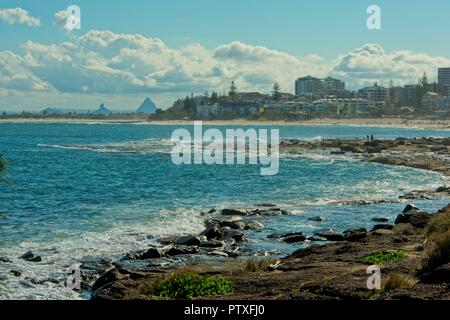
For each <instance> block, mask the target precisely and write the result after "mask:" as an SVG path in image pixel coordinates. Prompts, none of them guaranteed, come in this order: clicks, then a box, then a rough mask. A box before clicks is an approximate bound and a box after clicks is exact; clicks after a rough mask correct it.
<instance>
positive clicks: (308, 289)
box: [85, 137, 450, 299]
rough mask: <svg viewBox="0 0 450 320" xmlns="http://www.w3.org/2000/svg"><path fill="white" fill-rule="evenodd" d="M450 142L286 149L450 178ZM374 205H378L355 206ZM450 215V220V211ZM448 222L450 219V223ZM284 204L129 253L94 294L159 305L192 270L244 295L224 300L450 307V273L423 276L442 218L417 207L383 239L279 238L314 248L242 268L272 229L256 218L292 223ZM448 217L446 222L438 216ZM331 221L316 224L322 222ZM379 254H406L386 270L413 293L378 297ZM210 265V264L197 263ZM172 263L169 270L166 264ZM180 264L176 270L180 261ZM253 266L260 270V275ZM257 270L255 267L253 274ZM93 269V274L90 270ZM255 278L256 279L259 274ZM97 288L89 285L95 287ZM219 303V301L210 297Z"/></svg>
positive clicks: (378, 226) (384, 226)
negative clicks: (370, 284)
mask: <svg viewBox="0 0 450 320" xmlns="http://www.w3.org/2000/svg"><path fill="white" fill-rule="evenodd" d="M449 146H450V139H447V138H421V139H403V138H398V139H392V140H376V139H372V138H370V137H369V139H367V140H366V139H360V140H337V139H329V140H321V141H314V142H311V141H302V140H296V139H289V140H284V141H282V143H281V146H280V151H281V152H282V153H287V154H302V153H304V152H311V151H321V152H328V153H329V154H330V155H343V156H349V157H352V158H355V159H359V160H362V161H367V162H376V163H382V164H389V165H401V166H408V167H413V168H420V169H425V170H432V171H436V172H439V173H441V174H443V175H446V176H449V175H450V162H449V161H448V160H449V158H448V153H449ZM449 194H450V188H448V187H446V186H442V187H440V188H438V189H436V190H427V191H423V190H418V191H413V192H410V193H408V194H404V195H401V196H400V199H401V200H404V199H435V198H443V197H448V196H449ZM351 204H352V205H369V204H374V203H365V202H364V201H363V202H361V203H351ZM441 211H442V212H447V213H449V212H450V208H444V209H443V210H441ZM442 212H441V213H442ZM286 214H289V212H285V211H283V210H281V209H280V208H278V207H277V206H276V205H274V204H258V205H257V208H256V209H251V210H237V209H223V210H221V211H220V212H216V210H215V209H212V210H210V211H209V212H207V213H203V215H204V216H205V230H204V231H203V232H202V233H200V234H199V235H191V236H180V237H170V238H164V239H157V240H158V242H159V243H160V244H161V246H158V247H152V248H149V249H147V250H145V251H139V252H134V253H128V254H127V255H126V256H124V257H123V258H122V259H121V261H120V262H118V263H112V264H111V265H109V266H108V267H109V270H108V271H106V272H105V273H104V274H103V275H102V276H101V277H100V278H98V279H97V280H96V281H95V283H94V284H93V285H92V287H91V290H92V297H93V298H94V299H153V298H155V297H153V296H151V295H149V294H148V287H149V285H151V283H153V282H155V281H157V280H158V279H161V277H163V276H164V275H167V274H170V273H172V272H173V271H175V270H179V269H182V270H189V271H195V272H198V273H200V274H207V275H217V274H219V275H223V276H226V277H228V278H229V279H230V280H231V282H232V283H233V286H234V288H235V289H234V292H233V293H232V294H229V295H226V296H219V297H215V298H218V299H404V298H407V299H450V291H449V285H448V283H449V282H450V281H449V275H450V267H449V265H448V264H447V265H445V266H443V267H442V268H441V269H440V270H439V271H438V272H437V273H435V274H433V273H432V272H431V273H429V274H427V275H426V276H424V275H422V276H421V277H419V276H417V274H418V272H419V270H420V266H421V264H422V262H423V259H425V257H426V254H427V250H428V249H429V248H428V247H429V246H430V244H429V243H427V240H426V239H424V237H423V233H424V230H425V228H427V225H428V221H429V219H430V218H431V217H432V216H433V214H428V213H424V212H422V211H420V210H419V209H418V208H415V207H414V206H412V205H408V206H407V207H406V208H405V210H404V211H403V212H402V213H401V214H400V215H399V216H398V218H397V219H396V221H395V224H390V223H389V220H387V219H382V218H379V219H378V220H377V219H374V221H373V222H374V226H373V229H372V230H370V231H368V230H366V229H352V230H347V231H345V232H342V233H341V232H335V231H333V230H322V231H320V232H316V233H315V234H314V235H313V236H309V237H307V236H306V235H304V234H303V232H302V231H301V230H292V232H287V233H274V234H271V235H269V236H268V238H270V239H272V240H274V241H284V242H286V243H303V242H309V243H310V244H311V245H310V246H309V247H308V248H307V249H299V250H297V251H295V252H293V253H292V254H291V255H289V256H288V257H285V258H282V259H270V258H269V259H267V261H266V262H264V259H263V260H259V261H256V262H252V260H248V259H243V258H239V256H240V243H241V242H243V241H245V233H246V231H248V230H257V229H261V228H263V226H262V225H261V224H260V223H259V222H257V221H255V220H254V219H252V218H253V217H255V216H267V215H270V216H272V215H286ZM436 214H438V213H436ZM321 219H323V218H321V217H319V216H318V217H313V218H310V220H311V221H316V222H320V221H321ZM374 252H385V253H389V252H402V253H404V258H402V259H400V260H398V261H396V262H391V263H388V264H386V265H385V266H382V273H383V275H384V276H385V277H388V276H389V275H392V274H394V275H395V274H400V275H406V276H407V277H409V278H408V280H407V281H406V282H409V283H413V284H414V285H411V286H409V287H408V286H404V288H399V289H398V290H381V291H380V290H378V291H374V290H369V289H368V288H367V283H366V282H367V278H368V276H369V275H368V274H367V267H368V265H370V264H371V263H368V262H367V261H365V260H364V257H367V256H370V255H371V254H373V253H374ZM194 256H198V257H201V256H207V257H209V259H208V260H204V259H201V258H199V259H195V258H194V259H193V258H192V257H194ZM174 257H188V258H187V259H186V260H178V261H183V263H180V264H178V265H174V264H173V263H166V264H164V263H159V264H158V263H153V261H156V260H161V259H169V260H170V259H172V258H174ZM127 260H144V261H146V262H148V261H150V263H148V264H147V265H146V267H145V268H141V269H139V270H135V269H134V270H133V269H129V268H126V267H125V266H124V264H123V262H125V261H127ZM166 261H167V260H166ZM172 262H173V261H172ZM252 264H253V265H252ZM249 265H250V267H249ZM85 267H86V266H85ZM249 270H252V271H253V272H251V271H249ZM86 280H87V279H86ZM209 298H211V297H209Z"/></svg>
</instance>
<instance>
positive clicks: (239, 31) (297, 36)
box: [0, 0, 450, 111]
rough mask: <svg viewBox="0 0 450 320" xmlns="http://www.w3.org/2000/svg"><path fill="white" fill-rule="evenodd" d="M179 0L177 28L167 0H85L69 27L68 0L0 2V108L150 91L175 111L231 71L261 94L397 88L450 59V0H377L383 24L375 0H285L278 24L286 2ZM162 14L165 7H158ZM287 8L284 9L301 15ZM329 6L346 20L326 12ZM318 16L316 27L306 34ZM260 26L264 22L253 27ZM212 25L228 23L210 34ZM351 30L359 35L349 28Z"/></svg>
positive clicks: (130, 101)
mask: <svg viewBox="0 0 450 320" xmlns="http://www.w3.org/2000/svg"><path fill="white" fill-rule="evenodd" d="M172 2H173V1H172ZM175 2H176V3H177V10H176V11H175V12H173V14H172V19H176V20H177V21H182V22H183V24H186V27H184V28H180V27H179V26H180V25H179V24H177V28H174V27H170V23H169V21H170V20H168V19H165V15H166V14H167V12H170V10H166V9H165V8H166V6H168V5H170V4H161V3H154V4H152V5H153V7H149V4H146V3H144V2H140V1H136V2H135V6H136V7H139V8H141V9H142V10H138V11H139V12H145V13H146V14H147V15H148V17H152V18H154V20H152V19H150V20H148V21H147V20H146V19H139V17H141V13H139V14H137V16H136V10H132V11H133V15H131V10H129V9H128V10H127V8H125V7H124V4H109V5H108V7H105V6H102V5H99V4H91V3H89V2H86V1H78V2H77V5H79V6H80V8H81V29H80V30H72V31H70V32H69V31H68V30H65V29H64V23H65V22H66V20H67V17H66V16H65V15H64V12H65V10H66V7H67V6H69V5H71V4H73V3H71V2H68V1H62V2H59V3H58V4H54V3H48V2H44V3H43V5H41V6H37V5H35V4H32V3H26V4H25V3H23V2H19V1H4V2H2V5H1V6H0V26H1V28H0V36H1V38H2V43H1V44H0V57H1V59H0V60H1V62H0V75H1V86H0V110H6V111H20V110H23V109H25V110H29V111H38V110H41V109H42V108H45V107H48V106H64V107H67V108H79V107H82V108H88V107H89V108H94V107H95V106H98V105H99V103H101V102H104V103H105V104H106V105H108V106H111V107H112V108H113V109H130V110H132V109H134V108H135V107H136V106H137V105H139V104H140V103H141V102H142V99H143V98H145V97H146V96H150V97H151V98H152V99H153V100H154V101H155V103H156V105H157V106H158V107H161V108H163V109H167V108H168V107H170V106H171V105H172V102H173V101H174V100H176V99H177V98H180V97H183V96H185V95H186V94H189V93H191V92H193V93H194V94H201V93H203V92H204V91H206V90H207V91H218V92H223V91H226V90H227V89H228V86H229V83H230V82H231V81H235V82H236V83H237V84H238V86H239V89H240V90H242V91H258V92H263V93H269V92H270V90H271V87H272V84H273V83H274V82H278V83H279V84H280V86H281V89H282V91H283V92H291V93H293V92H294V91H295V88H294V83H295V80H296V79H297V78H299V77H303V76H307V75H312V76H314V77H318V78H325V77H327V76H331V77H334V78H338V79H342V80H343V81H345V82H346V84H347V88H349V89H352V90H357V89H359V88H362V87H366V86H371V85H373V83H375V82H378V83H379V84H380V85H384V86H388V85H389V83H390V81H391V80H392V81H393V82H394V84H395V85H396V86H402V85H405V84H411V83H414V82H415V81H416V80H417V79H418V78H419V77H421V76H422V74H423V73H424V72H425V73H427V75H428V78H429V80H430V82H434V81H437V72H436V70H437V68H440V67H448V66H450V57H449V56H448V55H446V52H448V51H449V50H448V49H449V48H447V47H446V44H445V41H441V42H437V41H435V40H432V39H434V38H439V35H440V34H441V33H442V32H443V30H446V25H447V24H448V22H446V20H445V19H443V16H442V12H445V11H446V10H447V9H448V6H449V5H448V3H444V2H439V3H438V4H435V5H434V6H435V9H436V10H433V12H434V11H436V12H434V13H436V14H434V15H433V16H431V15H430V14H429V13H427V14H425V13H423V12H421V11H423V7H422V6H423V5H419V4H407V3H406V2H404V1H399V2H398V3H396V4H391V3H388V2H387V1H378V3H377V4H378V5H379V6H380V8H381V12H382V16H381V17H382V28H381V30H368V29H367V27H366V19H367V17H368V15H367V13H366V9H367V7H368V5H370V3H369V2H367V1H358V2H356V1H349V2H348V3H347V2H346V3H345V4H343V3H340V4H339V5H337V4H332V3H329V2H327V3H326V7H327V8H328V9H329V11H330V12H325V11H328V10H323V4H322V6H320V5H319V4H318V5H312V4H305V3H293V2H289V1H285V2H284V3H283V5H284V6H286V5H289V6H290V8H291V9H292V11H293V12H296V13H297V16H296V18H295V19H285V20H286V21H288V22H286V21H284V20H283V19H276V21H277V23H276V24H275V23H270V21H271V15H272V18H275V17H278V16H279V15H280V14H281V12H280V11H282V8H283V5H279V6H278V7H274V4H268V5H267V6H257V3H256V2H255V1H250V0H249V1H244V2H243V3H242V4H237V3H234V5H232V6H231V8H230V7H227V6H225V5H223V4H218V5H217V7H216V10H218V12H222V13H223V15H220V17H219V15H214V11H211V10H212V9H210V8H207V7H204V6H203V7H202V6H201V5H202V4H204V3H203V2H202V1H199V2H198V3H194V4H189V6H187V5H184V4H181V3H179V2H177V1H175ZM175 2H174V3H175ZM172 4H173V3H172ZM238 9H239V10H241V11H242V12H239V13H238V11H239V10H238ZM102 10H103V11H102ZM447 11H448V10H447ZM158 12H164V14H163V15H162V16H161V17H159V16H158V15H157V13H158ZM231 12H235V15H234V16H233V17H234V18H233V23H232V24H231V23H226V22H225V21H224V20H223V19H224V18H223V16H226V15H227V14H228V16H230V15H231ZM283 12H285V14H286V15H287V18H288V17H290V16H292V15H293V13H291V12H286V10H284V11H283ZM406 12H407V13H408V15H409V16H410V17H411V19H413V18H414V17H418V16H419V14H422V20H420V23H408V24H406V23H405V21H404V20H403V22H400V21H397V19H396V17H398V15H400V14H402V13H403V14H405V13H406ZM306 13H308V14H306ZM332 13H335V15H336V17H337V16H341V17H342V19H330V14H332ZM214 17H215V19H216V20H215V21H216V23H212V19H214ZM258 17H259V18H258ZM334 18H335V17H334ZM114 21H116V22H114ZM125 21H126V22H127V23H124V22H125ZM257 21H259V23H257V24H256V22H257ZM261 21H263V22H269V23H261ZM337 21H338V22H339V23H337ZM119 22H120V23H119ZM191 22H195V23H191ZM431 22H433V23H432V24H431ZM217 23H219V24H220V27H219V26H218V25H216V24H217ZM224 23H225V25H227V28H223V25H224ZM312 23H314V24H313V25H314V37H313V36H312V33H311V32H308V30H309V26H310V25H312ZM119 25H120V28H118V26H119ZM206 25H211V27H210V28H209V29H210V30H209V31H208V32H210V34H208V33H207V32H206V31H204V30H205V26H206ZM430 25H432V26H433V27H432V28H431V29H430ZM256 27H258V28H260V30H261V32H257V33H255V32H254V30H253V29H254V28H256ZM406 27H408V28H409V31H408V32H407V34H406V36H405V28H406ZM206 29H208V28H206ZM216 29H220V30H221V32H220V33H214V31H215V30H216ZM350 30H351V35H352V36H351V37H344V36H342V35H343V34H349V33H348V32H349V31H350ZM428 33H430V34H433V37H430V36H426V34H428ZM249 34H251V38H249V37H248V35H249ZM255 34H256V35H257V36H256V37H255ZM400 34H401V35H402V36H399V35H400ZM411 37H416V38H417V41H411V40H412V39H411ZM212 39H214V40H212ZM424 48H426V49H424Z"/></svg>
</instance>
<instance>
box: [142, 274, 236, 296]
mask: <svg viewBox="0 0 450 320" xmlns="http://www.w3.org/2000/svg"><path fill="white" fill-rule="evenodd" d="M232 291H233V287H232V285H231V282H230V280H228V279H226V278H224V277H208V276H204V275H200V274H198V273H195V272H178V273H173V274H171V275H170V276H168V277H167V278H165V279H164V280H162V281H161V282H159V283H156V284H155V285H154V286H153V287H152V288H151V292H150V293H151V294H153V295H156V296H160V297H164V298H169V299H188V300H189V299H192V298H195V297H204V296H212V295H222V294H226V293H230V292H232Z"/></svg>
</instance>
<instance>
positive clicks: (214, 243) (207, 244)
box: [199, 239, 225, 248]
mask: <svg viewBox="0 0 450 320" xmlns="http://www.w3.org/2000/svg"><path fill="white" fill-rule="evenodd" d="M224 245H225V242H223V241H220V240H214V239H212V240H207V241H200V244H199V247H200V248H220V247H223V246H224Z"/></svg>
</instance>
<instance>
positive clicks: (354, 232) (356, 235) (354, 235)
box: [343, 228, 367, 242]
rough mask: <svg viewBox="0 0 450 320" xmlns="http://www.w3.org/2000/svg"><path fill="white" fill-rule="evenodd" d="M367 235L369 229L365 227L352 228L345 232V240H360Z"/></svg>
mask: <svg viewBox="0 0 450 320" xmlns="http://www.w3.org/2000/svg"><path fill="white" fill-rule="evenodd" d="M366 237H367V230H366V229H364V228H360V229H350V230H347V231H345V232H344V238H343V240H344V241H350V242H353V241H359V240H362V239H365V238H366Z"/></svg>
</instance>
